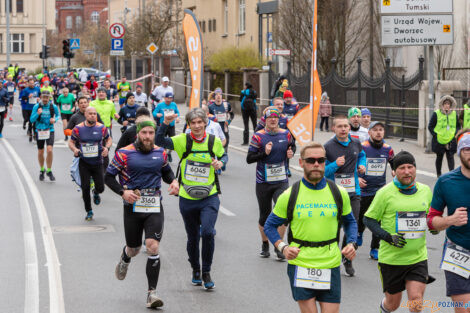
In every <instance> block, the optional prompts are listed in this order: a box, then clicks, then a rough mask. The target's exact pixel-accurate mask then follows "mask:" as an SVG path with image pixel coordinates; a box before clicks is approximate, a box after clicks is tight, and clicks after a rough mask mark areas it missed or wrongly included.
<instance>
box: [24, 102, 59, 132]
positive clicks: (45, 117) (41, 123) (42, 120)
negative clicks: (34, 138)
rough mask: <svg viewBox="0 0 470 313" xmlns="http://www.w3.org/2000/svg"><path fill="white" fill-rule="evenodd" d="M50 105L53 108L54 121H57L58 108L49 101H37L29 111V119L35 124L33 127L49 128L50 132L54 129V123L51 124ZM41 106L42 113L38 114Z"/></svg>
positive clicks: (38, 128)
mask: <svg viewBox="0 0 470 313" xmlns="http://www.w3.org/2000/svg"><path fill="white" fill-rule="evenodd" d="M51 105H52V106H53V108H54V123H55V122H57V121H58V120H59V118H60V113H59V109H58V108H57V106H56V105H55V104H52V102H51V101H49V103H48V104H47V105H43V104H42V103H38V104H36V105H35V106H34V107H33V112H32V113H31V118H30V121H31V123H36V124H35V129H36V131H37V130H45V129H49V130H50V131H51V132H53V131H54V124H51V121H50V120H51ZM40 106H42V113H41V114H38V109H39V107H40Z"/></svg>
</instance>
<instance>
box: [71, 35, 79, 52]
mask: <svg viewBox="0 0 470 313" xmlns="http://www.w3.org/2000/svg"><path fill="white" fill-rule="evenodd" d="M75 49H80V39H79V38H71V39H70V50H75Z"/></svg>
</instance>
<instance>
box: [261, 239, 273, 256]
mask: <svg viewBox="0 0 470 313" xmlns="http://www.w3.org/2000/svg"><path fill="white" fill-rule="evenodd" d="M270 255H271V254H270V253H269V243H267V242H263V245H262V246H261V252H260V253H259V256H260V257H262V258H269V256H270Z"/></svg>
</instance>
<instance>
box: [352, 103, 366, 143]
mask: <svg viewBox="0 0 470 313" xmlns="http://www.w3.org/2000/svg"><path fill="white" fill-rule="evenodd" d="M348 119H349V124H350V125H351V130H350V132H349V134H350V135H351V137H352V138H355V139H357V140H359V142H364V141H366V140H367V139H369V133H368V132H367V129H366V128H364V127H362V126H361V120H362V112H361V110H359V109H358V108H355V107H353V108H350V109H349V110H348Z"/></svg>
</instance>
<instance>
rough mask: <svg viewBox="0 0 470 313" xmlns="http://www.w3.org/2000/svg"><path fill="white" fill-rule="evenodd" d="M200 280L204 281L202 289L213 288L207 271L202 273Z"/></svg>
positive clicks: (213, 285)
mask: <svg viewBox="0 0 470 313" xmlns="http://www.w3.org/2000/svg"><path fill="white" fill-rule="evenodd" d="M202 280H203V281H204V289H206V290H210V289H214V288H215V284H214V282H213V281H212V279H211V274H210V273H209V272H204V273H202Z"/></svg>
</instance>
